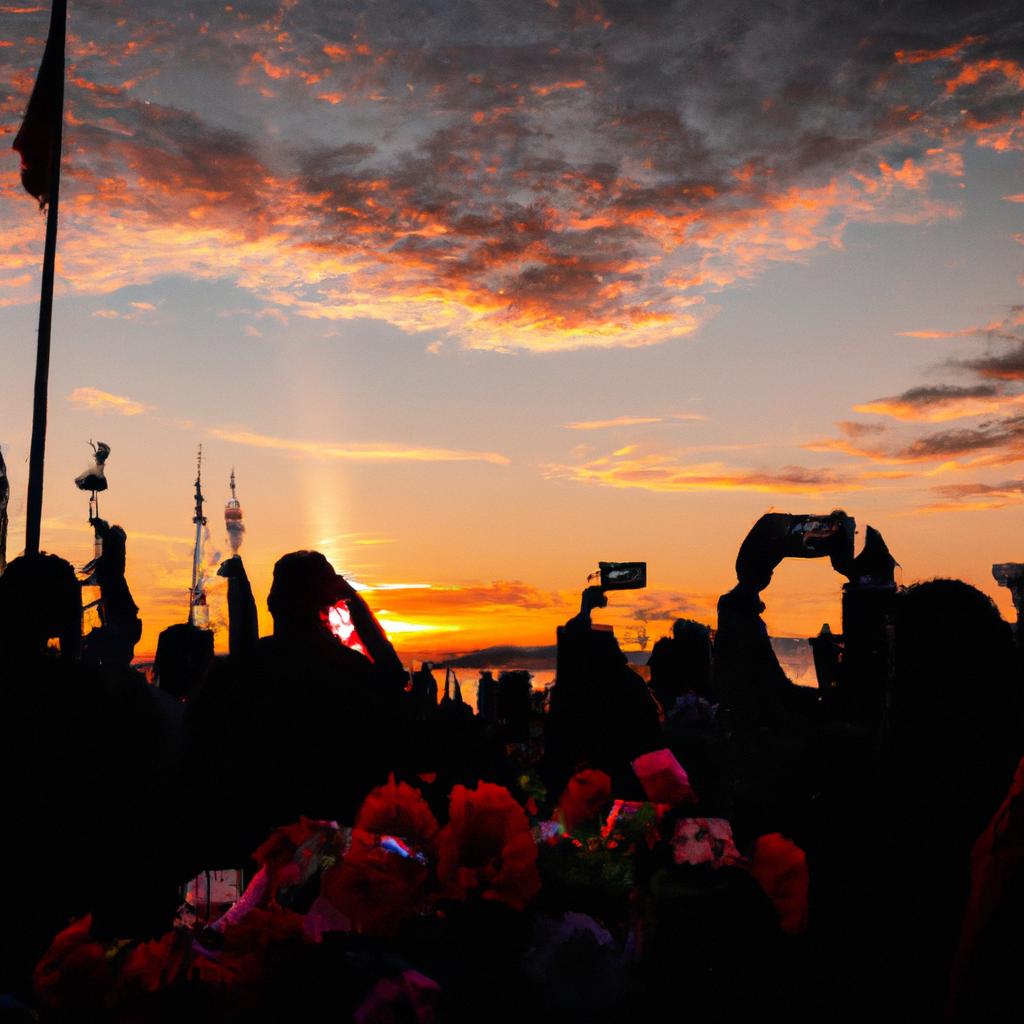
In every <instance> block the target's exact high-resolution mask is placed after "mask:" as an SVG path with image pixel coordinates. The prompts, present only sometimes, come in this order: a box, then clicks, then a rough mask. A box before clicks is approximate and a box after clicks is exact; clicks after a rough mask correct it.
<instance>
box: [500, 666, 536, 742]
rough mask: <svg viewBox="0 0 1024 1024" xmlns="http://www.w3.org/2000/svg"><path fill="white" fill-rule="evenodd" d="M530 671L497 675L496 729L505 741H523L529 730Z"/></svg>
mask: <svg viewBox="0 0 1024 1024" xmlns="http://www.w3.org/2000/svg"><path fill="white" fill-rule="evenodd" d="M532 693H533V688H532V687H531V686H530V673H529V672H527V671H525V670H522V669H519V670H513V671H509V672H502V673H501V675H500V676H499V677H498V694H497V707H496V711H497V718H498V729H499V731H500V733H501V735H502V737H503V738H504V740H505V742H506V743H525V742H526V741H527V739H528V738H529V732H530V698H531V695H532Z"/></svg>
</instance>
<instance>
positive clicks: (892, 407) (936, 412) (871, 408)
mask: <svg viewBox="0 0 1024 1024" xmlns="http://www.w3.org/2000/svg"><path fill="white" fill-rule="evenodd" d="M1022 404H1024V393H1016V394H1007V393H1005V392H1003V391H1001V390H1000V389H999V388H997V387H995V386H993V385H987V384H978V385H974V386H971V387H961V386H958V385H940V386H938V387H921V388H911V389H910V390H909V391H905V392H904V393H903V394H902V395H894V396H893V397H891V398H876V399H875V400H874V401H872V402H865V403H863V404H861V405H855V406H854V407H853V409H854V412H863V413H873V414H875V415H878V416H890V417H892V418H893V419H898V420H905V421H912V422H917V423H945V422H948V421H949V420H958V419H964V418H966V417H969V416H982V415H986V414H989V415H991V414H994V413H999V412H1002V411H1005V410H1007V409H1012V408H1014V407H1016V406H1019V405H1022Z"/></svg>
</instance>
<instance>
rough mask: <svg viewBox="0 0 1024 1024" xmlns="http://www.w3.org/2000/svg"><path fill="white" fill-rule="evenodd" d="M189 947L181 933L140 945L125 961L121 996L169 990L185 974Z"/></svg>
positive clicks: (170, 933) (189, 951) (121, 979)
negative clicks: (122, 994)
mask: <svg viewBox="0 0 1024 1024" xmlns="http://www.w3.org/2000/svg"><path fill="white" fill-rule="evenodd" d="M191 945H192V943H191V939H190V937H189V936H188V935H187V934H186V933H185V932H182V931H171V932H167V934H166V935H163V936H162V937H161V938H159V939H153V940H152V941H151V942H140V943H139V944H138V945H137V946H136V947H135V948H134V949H132V951H131V952H130V953H129V954H128V956H127V957H126V958H125V961H124V965H123V966H122V968H121V975H120V978H119V981H118V987H119V989H120V990H121V991H122V992H123V993H124V994H125V995H128V994H130V995H133V996H135V995H141V994H143V993H151V992H159V991H160V990H161V989H165V988H168V987H170V986H171V985H173V984H174V983H175V982H176V981H177V980H178V979H179V978H180V977H182V976H183V974H184V973H185V971H186V968H187V966H188V963H189V960H190V957H191Z"/></svg>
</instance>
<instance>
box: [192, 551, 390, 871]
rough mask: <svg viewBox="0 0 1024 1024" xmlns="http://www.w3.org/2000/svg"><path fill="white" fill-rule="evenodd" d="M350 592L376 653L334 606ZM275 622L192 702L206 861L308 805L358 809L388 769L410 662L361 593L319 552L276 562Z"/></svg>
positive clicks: (232, 852) (219, 858)
mask: <svg viewBox="0 0 1024 1024" xmlns="http://www.w3.org/2000/svg"><path fill="white" fill-rule="evenodd" d="M339 601H345V602H347V604H348V607H349V610H350V612H351V617H352V622H353V624H356V628H357V629H358V633H359V637H360V640H361V641H362V643H363V644H364V645H365V646H366V648H367V649H368V650H369V651H370V653H371V655H372V656H373V658H374V660H373V661H371V660H370V659H369V658H367V657H365V656H364V655H362V654H360V653H357V652H356V651H354V650H352V649H350V648H349V647H346V646H345V645H344V644H342V642H341V641H340V640H339V639H338V637H336V636H335V635H334V634H333V632H332V631H331V628H330V626H329V619H328V613H329V611H330V609H331V608H332V607H334V606H335V605H336V604H337V603H338V602H339ZM267 605H268V607H269V608H270V612H271V615H272V616H273V618H274V634H273V636H271V637H266V638H264V639H262V640H260V641H259V643H258V644H257V646H256V649H255V651H254V653H253V654H252V655H250V656H248V657H242V658H240V659H234V658H232V659H230V660H229V661H228V662H227V663H226V664H223V665H217V666H215V668H214V670H213V671H212V672H211V673H210V675H209V677H208V678H207V682H206V683H205V684H204V686H203V688H202V689H201V690H200V692H199V694H198V695H197V697H196V698H195V700H194V701H193V702H192V703H191V705H190V706H189V711H188V722H189V728H190V732H191V736H192V743H193V745H192V757H191V778H192V785H193V787H194V795H193V803H194V806H196V807H197V808H198V809H200V810H201V811H203V812H205V813H203V814H202V816H201V820H200V822H199V837H200V849H199V853H198V856H200V857H201V858H202V860H203V863H201V864H198V865H197V867H215V866H232V865H238V864H241V863H244V862H245V860H246V858H247V857H248V855H249V853H250V852H251V851H252V850H253V849H255V847H256V846H257V845H258V844H259V843H260V842H261V841H262V839H263V838H265V836H266V834H267V832H268V831H269V830H270V829H271V828H272V827H274V826H277V825H284V824H287V823H288V822H291V821H295V820H297V819H298V817H299V816H300V815H303V814H304V815H307V816H309V817H313V818H326V819H328V820H338V821H350V820H352V819H353V817H354V815H355V812H356V810H357V809H358V807H359V805H360V803H361V802H362V799H363V797H364V796H365V795H366V793H367V792H368V791H369V789H370V788H372V787H373V786H374V785H376V784H378V783H380V782H382V781H383V780H384V779H385V778H386V777H387V772H388V770H389V768H391V767H392V766H393V763H394V758H395V752H394V751H393V747H394V746H395V745H396V743H397V740H398V738H399V733H398V721H397V720H398V703H399V701H400V699H401V697H402V696H403V690H404V685H405V672H404V670H403V669H402V667H401V662H400V661H399V660H398V656H397V655H396V654H395V652H394V649H393V648H392V647H391V645H390V643H388V641H387V638H386V637H385V636H384V634H383V632H382V631H380V627H379V626H378V625H377V624H376V620H374V619H373V615H372V613H371V612H370V610H369V609H368V608H367V607H366V605H365V602H363V600H362V598H360V597H359V595H358V594H357V593H356V592H355V591H354V590H353V589H352V587H351V586H350V585H349V584H348V583H347V582H346V581H345V580H344V579H343V578H342V577H341V576H339V575H338V574H337V573H336V572H335V571H334V568H333V567H332V566H331V564H330V563H329V562H328V561H327V559H326V558H324V556H323V555H322V554H320V553H319V552H313V551H297V552H294V553H292V554H289V555H285V556H284V557H283V558H281V559H280V560H279V561H278V562H277V564H276V565H275V567H274V581H273V585H272V587H271V590H270V595H269V597H268V600H267Z"/></svg>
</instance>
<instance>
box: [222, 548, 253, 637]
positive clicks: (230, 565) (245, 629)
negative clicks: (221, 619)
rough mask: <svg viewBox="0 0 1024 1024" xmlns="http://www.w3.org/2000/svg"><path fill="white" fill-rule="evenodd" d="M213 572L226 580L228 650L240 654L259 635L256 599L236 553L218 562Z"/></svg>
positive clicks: (240, 559) (239, 557)
mask: <svg viewBox="0 0 1024 1024" xmlns="http://www.w3.org/2000/svg"><path fill="white" fill-rule="evenodd" d="M217 575H218V576H224V577H226V578H227V581H228V651H229V653H230V654H231V655H232V657H240V656H241V655H243V654H247V653H249V652H251V651H252V650H253V648H255V646H256V641H257V640H259V637H260V631H259V624H258V619H257V615H256V599H255V598H254V597H253V596H252V586H251V585H250V583H249V577H248V576H247V575H246V572H245V566H244V565H243V564H242V558H241V556H240V555H232V556H231V558H227V559H225V560H224V561H223V562H221V563H220V568H219V569H218V570H217Z"/></svg>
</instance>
